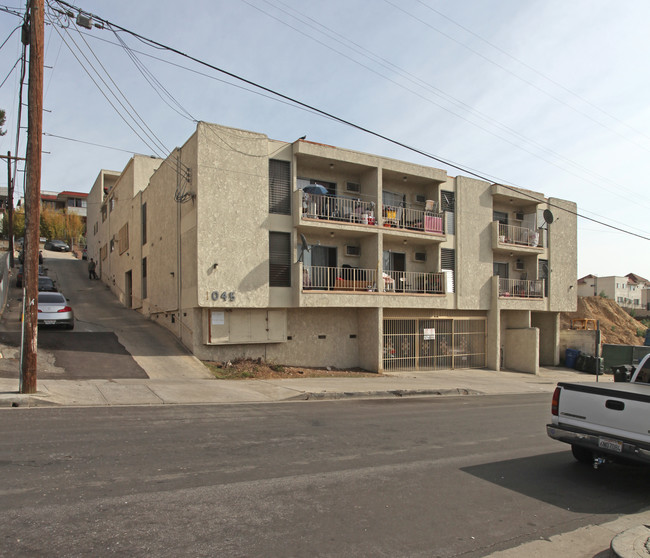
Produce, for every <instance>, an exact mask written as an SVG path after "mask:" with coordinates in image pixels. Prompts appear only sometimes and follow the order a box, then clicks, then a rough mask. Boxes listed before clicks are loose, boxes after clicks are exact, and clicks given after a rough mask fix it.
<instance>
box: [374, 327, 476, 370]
mask: <svg viewBox="0 0 650 558" xmlns="http://www.w3.org/2000/svg"><path fill="white" fill-rule="evenodd" d="M486 327H487V320H486V318H386V319H385V320H384V340H383V361H384V369H385V370H404V369H406V370H408V369H414V370H443V369H445V370H448V369H454V368H483V367H485V366H486V361H485V353H486V350H485V347H486Z"/></svg>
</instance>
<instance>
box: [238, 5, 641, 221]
mask: <svg viewBox="0 0 650 558" xmlns="http://www.w3.org/2000/svg"><path fill="white" fill-rule="evenodd" d="M263 1H264V2H265V3H266V4H268V5H270V6H273V7H274V8H276V9H278V10H280V11H281V12H282V13H284V14H286V15H288V16H289V17H292V18H294V19H296V20H297V21H299V22H300V23H301V24H303V25H304V26H308V27H310V28H311V29H313V30H315V31H316V32H319V33H322V34H324V35H325V36H326V37H327V38H328V39H330V40H333V41H336V42H337V43H339V44H341V45H343V46H344V47H346V48H351V50H353V51H355V52H356V53H357V54H359V55H361V56H363V57H364V58H366V59H369V60H371V61H372V62H375V63H377V64H379V65H380V66H381V67H383V68H385V69H387V70H389V71H392V72H396V73H398V74H399V75H400V76H401V77H402V78H404V79H405V80H407V81H409V82H411V83H413V84H414V85H416V86H417V87H421V88H423V89H425V91H429V92H430V93H432V94H434V95H435V96H437V97H439V98H441V99H443V100H445V101H446V102H448V103H451V104H452V105H454V106H456V107H457V108H459V109H461V110H463V111H466V112H467V113H469V114H471V115H472V116H473V117H475V118H478V119H479V120H480V121H482V122H484V123H486V124H488V125H489V126H493V127H495V128H497V129H498V130H500V131H503V132H505V134H506V135H502V134H498V133H496V132H495V131H493V130H491V129H489V128H486V127H485V126H483V125H481V124H479V123H477V122H475V121H473V120H470V119H469V118H467V117H465V116H463V115H461V114H459V113H458V112H455V111H453V110H451V109H449V108H447V107H446V106H444V105H442V104H440V103H437V102H435V101H433V100H431V99H430V98H428V97H425V96H424V95H422V94H420V93H418V92H417V91H414V90H413V89H411V88H409V87H406V86H405V85H404V84H403V83H401V82H399V81H396V80H394V79H392V78H391V77H389V76H387V75H384V74H383V73H381V72H379V71H376V70H374V69H373V68H371V67H369V66H367V65H366V64H362V63H360V62H358V61H357V60H355V59H354V58H351V57H350V56H347V55H346V54H345V53H343V52H341V51H339V50H337V49H335V48H333V47H332V46H331V44H330V43H325V42H323V41H320V40H318V39H316V38H315V37H314V36H313V35H310V34H309V33H306V32H304V31H303V30H302V29H299V28H297V27H295V26H293V25H290V24H288V23H287V22H285V21H283V20H282V19H280V18H277V17H275V16H274V15H272V14H270V13H269V12H267V11H265V10H263V9H262V8H260V7H259V6H256V5H254V4H251V3H250V2H249V0H241V2H243V3H244V4H247V5H248V6H250V7H251V8H254V9H256V10H257V11H259V12H261V13H263V14H265V15H266V16H268V17H270V18H272V19H274V20H275V21H277V22H279V23H281V24H282V25H285V26H287V27H289V28H290V29H292V30H294V31H295V32H297V33H300V34H302V35H303V36H305V37H306V38H308V39H309V40H311V41H314V42H316V43H318V44H320V45H322V46H324V47H325V48H327V49H329V50H331V51H332V52H335V53H336V54H339V55H340V56H343V57H345V58H346V59H348V60H350V61H351V62H353V63H355V64H358V65H360V66H361V67H363V68H365V69H367V70H368V71H370V72H372V73H374V74H376V75H378V76H379V77H381V78H383V79H385V80H387V81H389V82H391V83H392V84H393V85H395V86H397V87H400V88H401V89H404V90H405V91H408V92H409V93H412V94H414V95H416V96H418V97H419V98H421V99H422V100H424V101H425V102H428V103H431V104H433V105H435V106H437V107H439V108H440V109H442V110H444V111H446V112H448V113H449V114H451V115H453V116H455V117H457V118H460V119H461V120H464V121H465V122H467V123H469V124H471V125H472V126H474V127H476V128H478V129H479V130H482V131H484V132H486V133H488V134H490V135H493V136H494V137H496V138H498V139H500V140H502V141H504V142H506V143H508V144H510V145H512V146H513V147H516V148H517V149H520V150H522V151H525V152H527V153H529V154H531V155H532V156H533V157H536V158H538V159H540V160H542V161H544V162H546V163H548V164H550V165H553V166H554V167H556V168H558V169H560V170H562V171H564V172H566V173H568V174H570V175H572V176H575V177H576V178H578V179H580V180H583V181H585V182H587V183H589V184H592V185H593V186H596V187H597V188H600V189H601V190H603V191H605V192H608V193H609V194H613V195H615V196H617V197H620V198H623V199H625V200H627V201H629V202H632V203H635V204H639V203H640V200H639V195H638V193H637V192H634V191H632V190H630V189H629V188H627V187H626V186H624V185H622V184H619V183H616V182H615V181H612V180H611V179H610V178H608V177H605V176H602V175H600V174H598V173H596V172H594V171H592V170H591V169H589V168H587V167H585V166H584V165H581V164H580V163H577V162H575V161H573V160H571V159H569V158H567V157H565V156H564V155H562V154H561V153H559V152H557V151H555V150H553V149H551V148H549V147H547V146H545V145H543V144H541V143H539V142H537V141H535V140H533V139H531V138H528V137H526V136H524V135H523V134H521V133H520V132H518V131H517V130H515V129H514V128H511V127H510V126H507V125H505V124H503V123H502V122H500V121H498V120H496V119H494V118H491V117H490V116H488V115H486V114H484V113H482V112H481V111H479V110H477V109H475V108H474V107H472V106H471V105H469V104H467V103H465V102H463V101H461V100H460V99H457V98H456V97H454V96H453V95H450V94H448V93H446V92H445V91H443V90H442V89H440V88H438V87H436V86H434V85H433V84H431V83H429V82H427V81H424V80H422V79H420V78H419V77H418V76H416V75H415V74H413V73H411V72H408V71H407V70H404V69H403V68H401V67H400V66H397V65H395V64H393V63H392V62H390V61H388V60H386V59H385V58H382V57H381V56H379V55H378V54H376V53H373V52H372V51H370V50H368V49H366V48H364V47H363V46H361V45H359V44H358V43H355V42H354V41H352V40H350V39H348V38H347V37H345V36H343V35H341V34H339V33H337V32H336V31H334V30H333V29H331V28H329V27H327V26H326V25H323V24H322V23H320V22H318V21H316V20H315V19H313V18H311V17H309V16H307V15H305V14H303V13H300V12H298V11H297V10H294V9H292V8H290V9H291V12H295V13H297V14H298V15H300V16H301V18H304V19H300V18H299V17H297V16H296V15H294V13H291V12H289V11H287V10H284V9H282V8H278V7H277V6H276V5H275V4H273V3H272V2H270V1H269V0H263ZM275 1H276V2H278V3H279V4H282V5H283V6H287V4H285V3H284V2H282V0H275ZM287 7H288V6H287ZM288 8H289V7H288ZM311 22H313V24H312V23H311ZM316 26H318V27H316ZM319 28H322V29H325V31H322V30H321V29H319ZM348 43H349V44H352V45H353V46H354V48H352V47H350V46H349V45H348ZM515 139H519V141H515ZM522 142H524V143H526V144H528V145H531V146H532V147H534V148H536V149H538V150H539V151H540V152H542V153H546V154H547V155H550V156H553V157H556V158H557V159H559V160H560V161H561V162H563V163H564V164H566V165H569V166H570V167H573V168H575V169H577V170H578V171H580V172H583V173H586V174H587V175H591V176H592V177H594V178H595V179H597V180H600V181H602V182H603V183H604V184H607V186H604V185H603V184H601V183H597V182H594V181H593V180H590V179H589V178H585V176H583V175H580V174H577V173H576V172H573V171H572V170H571V169H568V168H566V167H564V166H562V165H560V164H558V163H556V162H555V161H554V160H552V159H548V158H547V157H543V156H541V155H540V154H538V153H536V152H534V151H531V150H530V149H528V148H527V147H524V145H523V144H522ZM611 185H615V186H617V190H613V189H611V188H610V187H609V186H611ZM621 191H627V192H629V193H630V194H631V197H629V196H625V195H623V194H622V193H621ZM641 205H643V206H644V207H646V208H648V209H650V205H646V204H641Z"/></svg>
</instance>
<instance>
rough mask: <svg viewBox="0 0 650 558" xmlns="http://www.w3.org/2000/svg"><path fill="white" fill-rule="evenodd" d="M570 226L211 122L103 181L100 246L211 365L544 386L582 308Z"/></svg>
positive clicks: (93, 250) (93, 228) (412, 171)
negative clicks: (565, 332) (568, 320)
mask: <svg viewBox="0 0 650 558" xmlns="http://www.w3.org/2000/svg"><path fill="white" fill-rule="evenodd" d="M575 211H576V206H575V204H574V203H572V202H568V201H565V200H561V199H555V198H545V197H544V196H543V195H542V194H541V193H538V192H533V191H528V190H522V189H517V188H511V187H507V186H503V185H497V184H490V183H488V182H484V181H481V180H476V179H472V178H466V177H460V176H459V177H451V176H448V175H447V173H446V172H445V171H443V170H440V169H436V168H431V167H427V166H422V165H416V164H411V163H407V162H404V161H398V160H394V159H389V158H383V157H379V156H376V155H369V154H365V153H359V152H354V151H349V150H346V149H340V148H335V147H332V146H329V145H323V144H319V143H314V142H311V141H305V140H296V141H294V142H291V143H288V142H282V141H275V140H271V139H269V138H268V137H267V136H265V135H264V134H260V133H254V132H249V131H244V130H237V129H233V128H226V127H222V126H217V125H213V124H207V123H199V124H198V125H197V129H196V132H195V133H194V134H193V135H192V136H191V137H190V138H189V139H188V140H187V142H186V143H185V144H184V145H183V146H182V147H180V148H178V149H176V150H175V151H174V152H173V153H171V155H170V156H169V157H168V158H167V159H166V160H165V161H161V160H159V159H151V158H148V157H141V156H136V157H134V158H133V159H132V160H131V161H130V162H129V164H128V165H127V166H126V168H125V169H124V171H122V172H121V173H115V172H111V171H102V172H101V173H100V175H99V176H98V178H97V181H96V182H95V185H94V186H93V189H92V191H91V194H90V196H89V199H88V246H89V257H94V258H96V259H98V262H99V270H100V273H101V279H102V280H103V281H104V282H105V283H106V284H107V285H108V286H109V287H110V288H111V289H112V290H113V291H114V292H115V294H116V296H118V297H119V299H120V300H121V301H122V303H123V304H125V305H126V306H128V307H131V308H134V309H137V310H138V311H140V312H142V313H144V314H145V315H147V316H150V317H151V319H152V320H154V321H157V322H159V323H160V324H162V325H164V326H165V327H167V328H169V329H170V330H171V331H172V332H174V333H175V335H176V336H177V337H178V338H179V340H180V341H181V342H182V343H183V344H184V345H186V346H187V347H188V348H189V349H190V350H191V351H192V352H193V353H194V354H195V355H197V356H198V357H199V358H201V359H204V360H218V361H225V360H232V359H235V358H238V357H252V358H263V359H265V360H266V361H269V362H276V363H279V364H286V365H300V366H332V367H337V368H343V367H346V368H347V367H361V368H364V369H368V370H379V371H381V370H383V369H439V368H466V367H488V368H491V369H495V370H499V369H509V370H517V371H524V372H531V373H535V372H536V371H537V368H538V366H539V365H540V364H541V365H554V364H558V362H559V328H560V322H559V313H560V312H561V311H573V310H575V306H576V289H575V288H574V287H575V283H576V271H577V270H576V217H575ZM544 215H545V216H546V220H545V219H544V218H543V216H544ZM553 216H555V219H553ZM558 217H561V218H558ZM547 221H552V222H551V223H548V222H547Z"/></svg>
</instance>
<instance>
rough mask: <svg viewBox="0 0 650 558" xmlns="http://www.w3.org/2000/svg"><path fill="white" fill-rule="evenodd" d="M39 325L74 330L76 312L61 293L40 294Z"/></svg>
mask: <svg viewBox="0 0 650 558" xmlns="http://www.w3.org/2000/svg"><path fill="white" fill-rule="evenodd" d="M38 325H39V326H63V327H65V328H66V329H74V312H73V310H72V308H71V307H70V306H69V305H68V300H67V299H66V298H65V297H64V296H63V295H62V294H61V293H38Z"/></svg>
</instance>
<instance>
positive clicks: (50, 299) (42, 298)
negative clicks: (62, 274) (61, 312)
mask: <svg viewBox="0 0 650 558" xmlns="http://www.w3.org/2000/svg"><path fill="white" fill-rule="evenodd" d="M38 302H39V303H40V302H44V303H46V304H54V303H57V304H64V303H65V297H64V296H63V295H62V294H59V293H39V294H38Z"/></svg>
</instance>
